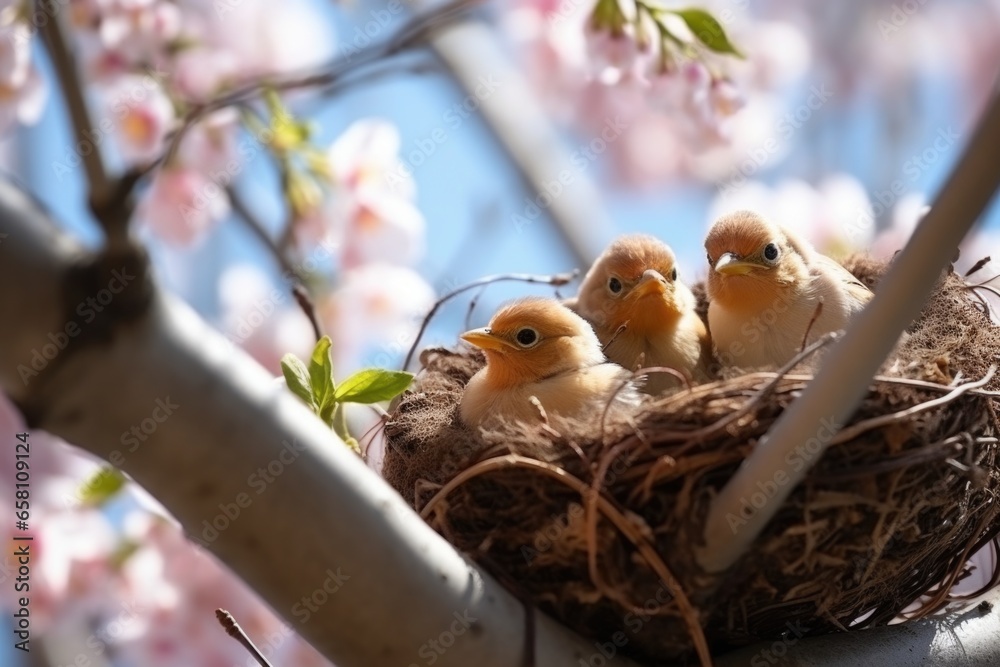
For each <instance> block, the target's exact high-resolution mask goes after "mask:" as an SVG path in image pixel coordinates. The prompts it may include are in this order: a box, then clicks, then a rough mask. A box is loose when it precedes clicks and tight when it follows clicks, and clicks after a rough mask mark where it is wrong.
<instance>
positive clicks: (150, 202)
mask: <svg viewBox="0 0 1000 667" xmlns="http://www.w3.org/2000/svg"><path fill="white" fill-rule="evenodd" d="M228 214H229V199H228V198H227V197H226V195H225V193H224V192H223V190H222V188H220V187H219V185H218V184H216V183H215V182H213V181H212V180H210V179H208V178H207V177H205V176H204V175H203V174H201V173H200V172H198V171H196V170H194V169H189V168H186V167H165V168H163V169H161V170H160V171H158V172H157V173H156V175H155V176H154V178H153V182H152V184H151V185H150V188H149V192H148V193H147V194H146V197H145V199H143V201H142V203H141V205H140V207H139V210H138V211H137V215H138V217H139V219H140V220H141V221H142V222H144V223H145V224H146V225H147V226H148V228H149V229H150V230H151V231H152V232H153V233H154V234H156V235H157V236H158V237H159V238H162V239H163V240H165V241H168V242H170V243H173V244H175V245H181V246H183V245H189V244H192V243H195V242H197V241H199V240H200V239H201V238H202V237H203V236H204V235H205V234H206V233H207V232H208V230H209V229H211V228H212V226H213V225H214V224H215V223H217V222H219V221H220V220H222V219H223V218H225V217H226V216H227V215H228Z"/></svg>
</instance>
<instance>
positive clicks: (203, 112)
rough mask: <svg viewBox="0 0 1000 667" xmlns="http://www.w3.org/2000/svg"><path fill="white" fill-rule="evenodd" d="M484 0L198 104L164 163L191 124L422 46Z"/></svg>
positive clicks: (469, 0)
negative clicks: (304, 68)
mask: <svg viewBox="0 0 1000 667" xmlns="http://www.w3.org/2000/svg"><path fill="white" fill-rule="evenodd" d="M480 1H481V0H455V1H454V2H450V3H447V4H445V5H442V6H441V7H439V8H437V9H434V10H432V11H428V12H425V13H422V14H420V15H418V16H415V17H413V18H412V19H411V20H410V21H409V22H408V23H407V24H406V25H405V26H404V27H403V28H401V29H400V30H399V32H397V33H396V34H395V35H393V36H391V37H389V38H388V39H387V40H385V41H383V42H380V43H378V44H374V45H372V46H369V47H366V48H364V49H360V50H359V52H356V53H351V54H347V55H344V56H341V57H339V58H336V59H334V60H333V61H331V62H330V63H328V64H327V65H325V66H323V67H321V68H318V69H311V70H308V71H305V72H295V73H291V74H287V75H284V76H277V77H272V78H269V79H263V80H258V81H253V82H250V83H247V84H245V85H242V86H239V87H237V88H236V89H234V90H231V91H230V92H228V93H225V94H223V95H220V96H219V97H216V98H215V99H212V100H209V101H208V102H204V103H201V104H196V105H195V106H193V107H192V108H191V110H190V111H189V112H188V113H187V115H186V116H185V117H184V119H183V121H182V122H181V125H180V127H178V128H177V130H176V131H175V132H174V134H173V136H172V137H171V140H170V145H169V146H168V148H167V151H166V153H165V155H164V157H163V158H161V160H158V161H157V162H156V163H154V164H153V165H152V166H155V165H156V164H159V163H160V162H163V161H167V162H169V161H170V160H171V159H172V158H173V156H174V155H175V154H176V153H177V149H178V147H179V146H180V143H181V141H182V140H183V138H184V135H185V134H186V133H187V132H188V130H190V128H191V126H192V125H194V124H195V123H196V122H198V121H199V120H200V119H202V118H204V117H205V116H207V115H209V114H211V113H212V112H214V111H218V110H220V109H225V108H227V107H231V106H236V105H238V104H243V103H246V102H249V101H251V100H253V99H255V98H257V97H259V96H260V95H261V94H262V93H263V92H264V91H265V90H273V91H278V92H288V91H293V90H301V89H304V88H315V89H320V88H323V87H325V86H331V85H334V84H337V83H340V82H341V80H342V79H343V78H344V77H346V76H348V75H349V74H352V73H355V72H357V71H359V70H361V69H364V68H365V67H367V66H369V65H371V64H373V63H377V62H379V61H380V60H382V59H385V58H389V57H391V56H394V55H397V54H399V53H402V52H403V51H406V50H408V49H411V48H414V47H416V46H419V45H420V44H421V43H423V41H424V40H425V39H426V37H427V35H428V34H429V33H430V32H432V31H433V30H435V29H437V28H439V27H441V26H442V25H445V24H447V23H450V22H453V21H455V20H457V19H458V18H460V17H462V16H463V15H464V14H465V13H466V12H468V11H469V9H470V8H471V7H472V6H474V5H476V4H479V2H480Z"/></svg>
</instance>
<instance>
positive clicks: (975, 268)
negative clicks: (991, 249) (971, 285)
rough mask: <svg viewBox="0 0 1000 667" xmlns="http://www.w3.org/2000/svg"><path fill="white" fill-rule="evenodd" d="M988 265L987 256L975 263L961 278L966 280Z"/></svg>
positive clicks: (988, 259) (988, 258)
mask: <svg viewBox="0 0 1000 667" xmlns="http://www.w3.org/2000/svg"><path fill="white" fill-rule="evenodd" d="M989 263H990V257H989V255H987V256H986V257H983V258H982V259H981V260H979V261H978V262H976V263H975V264H973V265H972V268H971V269H969V270H968V271H966V272H965V275H964V276H962V277H963V278H968V277H969V276H971V275H972V274H973V273H975V272H976V271H978V270H979V269H981V268H983V267H984V266H986V265H987V264H989Z"/></svg>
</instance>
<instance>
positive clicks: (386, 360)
mask: <svg viewBox="0 0 1000 667" xmlns="http://www.w3.org/2000/svg"><path fill="white" fill-rule="evenodd" d="M433 304H434V290H433V289H432V288H431V286H430V285H428V284H427V282H426V281H425V280H424V279H423V278H422V277H421V276H420V274H419V273H417V272H416V271H413V270H412V269H409V268H406V267H402V266H395V265H392V264H386V263H383V262H372V263H368V264H364V265H362V266H359V267H357V268H353V269H349V270H347V271H345V272H344V275H343V279H342V280H341V282H340V284H339V287H338V288H337V289H336V290H335V291H334V292H333V293H332V294H330V295H329V296H328V297H326V298H324V300H323V301H322V302H321V303H320V304H319V309H320V313H321V316H322V317H323V321H324V323H325V324H326V328H327V330H328V331H330V332H331V336H332V337H333V342H334V345H333V352H334V355H335V357H334V361H335V362H336V363H337V364H338V366H337V367H338V368H341V369H342V370H341V371H340V372H344V371H346V370H349V369H350V368H354V367H357V365H358V364H359V361H360V358H361V356H362V355H363V354H364V353H365V352H371V351H373V350H379V354H378V355H377V358H376V359H375V360H374V365H376V366H382V367H387V366H390V365H392V364H393V363H396V362H397V361H398V359H397V358H398V357H400V356H402V355H404V354H405V353H406V351H407V349H409V346H410V344H412V342H413V338H414V336H415V334H416V331H417V327H418V326H419V322H420V319H421V318H422V317H423V316H424V315H425V314H426V313H427V311H428V310H429V309H430V307H431V306H432V305H433Z"/></svg>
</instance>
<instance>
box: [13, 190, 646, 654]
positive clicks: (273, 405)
mask: <svg viewBox="0 0 1000 667" xmlns="http://www.w3.org/2000/svg"><path fill="white" fill-rule="evenodd" d="M0 233H8V234H9V235H8V237H7V238H6V239H5V240H4V242H3V244H0V284H6V285H11V284H15V283H16V284H18V285H21V286H23V287H22V288H19V289H6V290H0V320H2V321H5V322H12V321H17V326H4V327H0V387H2V388H3V390H4V391H6V392H7V393H8V394H9V395H10V396H11V397H12V398H13V399H14V400H15V401H16V402H17V404H18V405H19V406H20V407H21V408H22V410H23V411H24V413H25V416H26V418H27V420H28V423H29V424H30V425H31V427H33V428H44V429H45V430H47V431H50V432H52V433H55V434H56V435H59V436H61V437H63V438H65V439H67V440H68V441H70V442H73V443H75V444H77V445H79V446H81V447H84V448H85V449H87V450H89V451H91V452H93V453H94V454H96V455H98V456H101V457H103V458H105V459H109V458H111V459H114V460H115V461H116V462H119V463H120V464H121V467H122V469H123V470H124V471H126V472H127V473H129V474H130V475H131V476H132V477H133V478H134V479H135V480H136V481H137V482H138V483H139V484H141V485H142V486H143V487H144V488H145V489H147V490H148V491H149V492H150V493H152V494H153V495H154V496H156V497H157V498H158V499H159V500H160V501H161V502H162V503H163V504H164V506H165V507H167V508H168V509H169V510H170V511H171V512H172V513H173V514H174V516H175V517H176V518H177V519H178V520H179V521H180V522H181V524H182V525H183V527H184V529H185V531H186V532H187V533H188V535H190V536H192V537H193V538H194V539H196V540H197V541H199V542H201V543H203V544H204V546H206V547H207V548H208V549H209V550H211V551H212V552H213V553H215V555H216V556H218V557H219V558H220V559H221V560H222V561H223V562H224V563H226V564H227V565H228V566H229V567H231V568H232V569H233V570H234V571H235V572H236V574H237V575H239V576H240V577H242V578H243V579H244V580H245V581H246V582H247V583H248V584H249V585H250V586H252V587H253V588H254V589H255V590H256V591H257V592H258V593H259V594H260V595H261V596H262V597H263V598H264V599H265V600H266V601H267V602H268V603H269V604H270V605H271V607H272V608H274V609H275V610H276V611H277V613H279V614H280V615H281V616H283V617H284V618H285V620H286V621H287V622H288V623H289V624H290V625H291V627H292V628H293V629H294V630H295V631H296V632H298V633H299V634H300V635H302V636H303V637H304V638H306V639H307V640H308V641H310V642H311V643H312V644H313V646H315V647H316V648H317V650H319V651H320V652H321V653H322V654H323V655H325V656H326V657H327V658H329V659H330V660H332V661H334V662H335V663H336V664H337V665H340V667H374V666H380V665H408V664H411V663H419V662H422V660H423V658H422V654H421V651H422V650H423V651H426V650H427V647H428V642H430V641H437V640H438V639H439V637H441V635H442V633H446V632H447V633H449V637H450V638H453V639H454V644H453V645H451V646H450V648H448V649H447V650H446V651H445V652H444V653H440V654H438V653H436V654H435V655H436V656H437V660H436V665H438V666H439V667H467V666H468V665H470V664H475V665H477V667H520V666H521V665H522V664H523V663H522V658H523V642H522V640H523V638H524V636H525V628H526V625H525V609H524V607H523V606H522V605H521V603H520V602H519V601H518V600H517V599H516V598H514V597H513V596H512V595H511V594H510V593H509V592H507V591H506V590H505V589H503V588H502V587H501V586H499V585H498V584H497V583H496V582H495V581H494V580H493V579H492V578H490V577H489V576H487V575H484V574H482V573H481V572H479V571H478V570H477V569H476V568H475V567H473V566H472V565H471V564H470V563H469V562H468V561H466V560H465V559H464V558H463V557H462V556H461V555H459V554H458V553H457V552H456V551H455V550H454V549H453V548H452V547H451V545H449V544H448V543H447V542H445V540H444V539H443V538H442V537H441V536H439V535H438V534H437V533H435V532H434V531H433V530H432V529H431V528H430V527H429V526H428V525H427V524H425V523H424V522H423V521H421V520H420V518H419V517H418V516H417V515H416V514H415V513H414V512H413V510H412V509H410V508H409V507H408V506H407V505H406V503H405V502H404V501H403V499H402V498H400V497H399V495H398V494H397V493H396V492H395V491H393V490H392V489H391V488H390V487H389V486H388V485H387V484H386V483H385V482H384V480H382V479H381V478H380V477H379V476H378V475H377V474H376V473H375V472H374V471H373V470H371V469H370V468H368V467H367V466H366V465H365V464H364V462H362V461H361V459H360V458H359V457H357V456H356V455H355V454H353V453H352V452H350V451H349V450H348V448H347V446H346V445H345V444H344V443H343V442H341V441H340V440H339V439H337V438H336V437H335V436H334V435H333V434H332V433H331V431H330V429H329V428H328V427H326V425H325V424H323V423H322V422H321V421H320V420H319V419H318V418H317V417H316V416H315V415H313V414H312V413H311V412H310V411H309V409H308V408H307V407H306V406H305V405H304V404H302V402H301V401H299V400H298V399H297V398H295V397H294V396H293V395H292V394H291V393H290V392H288V391H287V390H285V389H284V388H282V387H280V386H278V385H276V384H275V383H274V382H273V378H272V377H271V376H270V375H269V374H268V373H267V372H266V371H265V370H264V369H262V368H261V367H260V366H259V365H257V364H256V363H255V362H253V361H252V360H251V359H250V358H249V357H248V356H247V355H246V354H245V353H244V352H243V351H241V350H239V349H236V348H234V347H233V346H232V345H231V344H230V343H229V341H227V340H226V339H225V338H224V337H223V336H221V335H220V334H219V333H217V332H216V331H214V330H213V329H211V328H210V327H209V326H207V325H206V324H205V323H204V322H202V321H201V320H200V319H199V318H198V317H197V315H195V314H194V313H193V312H192V311H191V310H190V309H189V308H188V307H187V306H186V305H184V304H183V303H182V302H180V301H178V300H176V299H173V298H170V297H169V296H167V295H163V294H156V295H155V297H154V299H153V302H152V305H151V308H149V309H148V310H147V311H146V314H145V315H144V316H143V317H142V318H141V319H138V320H133V321H131V322H127V323H124V324H121V323H119V324H118V325H117V326H115V325H114V323H113V322H112V323H110V324H109V326H108V328H107V329H106V330H104V331H102V332H101V333H102V335H100V336H88V334H87V332H88V331H89V329H88V327H90V326H92V325H87V324H85V323H81V322H76V323H77V324H78V325H80V326H82V327H83V332H82V333H80V334H79V335H77V336H75V337H74V338H73V342H72V343H71V344H70V345H69V346H67V347H66V349H64V350H63V351H61V352H60V353H59V357H57V358H56V360H57V361H59V363H58V364H54V365H52V364H53V362H50V366H48V367H46V368H43V369H42V370H41V371H40V374H39V375H38V376H31V377H29V378H28V381H27V382H25V381H24V380H22V377H21V374H20V371H19V368H18V367H19V366H22V365H25V364H28V365H30V364H31V360H32V351H33V350H37V349H39V348H40V347H42V346H43V345H45V344H47V343H49V342H50V338H49V335H50V332H55V331H63V330H64V329H65V327H66V324H67V321H68V320H69V319H71V318H73V317H75V316H76V313H75V306H76V302H75V301H73V300H72V299H66V298H65V297H64V290H65V289H66V287H67V283H68V282H69V281H70V279H71V278H74V276H73V274H72V273H71V272H72V270H73V267H74V265H76V264H78V263H80V262H81V260H86V259H87V255H86V254H85V253H84V251H83V250H82V249H81V248H80V247H79V246H78V245H77V244H74V243H73V242H71V241H70V240H69V239H67V237H66V236H65V235H63V234H61V233H59V232H57V231H55V229H54V225H53V224H52V222H51V221H50V220H48V219H47V218H46V216H45V214H44V213H43V212H42V211H41V210H40V209H39V208H38V207H37V206H36V205H35V204H34V203H33V202H32V201H31V200H29V199H28V198H27V197H26V196H25V195H24V193H22V192H21V191H19V190H18V189H17V188H16V187H15V186H13V185H12V184H11V183H9V182H3V181H0ZM74 298H75V296H74ZM115 298H116V299H117V298H119V297H115ZM114 303H115V302H112V304H111V306H109V307H108V309H112V308H113V306H114ZM157 401H160V403H157ZM162 404H167V405H171V406H173V407H172V414H171V415H170V416H169V417H168V418H167V419H166V420H165V421H163V422H162V423H159V424H158V426H157V429H156V431H155V432H154V433H152V434H151V435H149V437H148V439H147V440H145V441H144V442H143V443H142V445H141V446H140V447H139V448H138V449H136V450H135V451H134V452H133V451H121V450H119V449H118V448H119V447H120V444H119V442H120V440H119V438H120V435H121V433H122V432H123V431H127V430H128V429H129V428H131V426H132V425H134V424H139V423H141V422H142V420H143V419H146V418H148V416H149V414H150V412H151V411H152V410H154V409H156V408H157V406H158V405H162ZM220 507H223V508H238V515H235V514H234V510H233V509H229V510H227V512H228V514H227V513H226V512H223V511H222V510H220ZM289 545H294V548H289ZM303 599H305V600H307V601H308V604H309V606H306V604H304V603H303ZM319 600H322V601H323V602H322V603H319V602H316V604H314V602H313V601H319ZM414 609H419V613H413V611H414ZM205 611H206V613H211V611H212V610H211V609H207V610H205ZM536 622H537V625H536V627H535V633H536V634H535V642H536V643H535V647H536V656H537V664H539V665H546V666H547V667H576V666H577V665H578V664H579V659H580V656H590V655H591V654H593V653H594V652H595V650H596V649H595V648H594V646H593V644H592V643H591V642H588V641H586V640H583V639H581V638H579V637H577V636H575V635H573V634H572V633H570V632H569V631H568V630H566V629H565V628H564V627H562V626H560V625H559V624H557V623H556V622H554V621H553V620H551V619H550V618H548V617H546V616H543V615H540V614H538V615H537V621H536ZM456 628H458V629H459V630H460V632H459V631H458V630H455V629H456ZM435 645H437V644H435ZM606 664H607V665H608V666H609V667H628V666H631V665H633V663H631V662H630V661H628V660H625V659H622V658H614V659H610V660H608V661H607V662H606Z"/></svg>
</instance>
